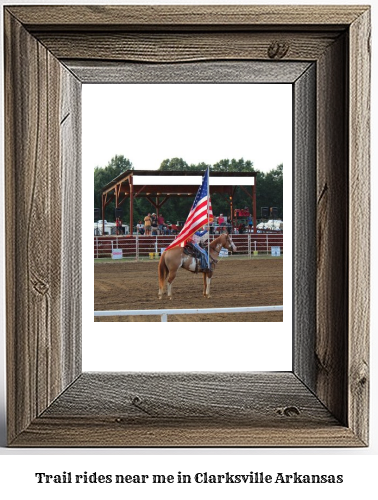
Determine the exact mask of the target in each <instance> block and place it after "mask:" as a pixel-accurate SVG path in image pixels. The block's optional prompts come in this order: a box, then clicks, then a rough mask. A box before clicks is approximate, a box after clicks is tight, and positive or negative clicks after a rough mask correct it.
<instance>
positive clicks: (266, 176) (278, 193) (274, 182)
mask: <svg viewBox="0 0 378 500" xmlns="http://www.w3.org/2000/svg"><path fill="white" fill-rule="evenodd" d="M256 198H257V214H258V215H259V214H260V213H261V207H268V208H269V207H277V209H278V217H279V218H283V164H282V163H281V164H280V165H278V166H277V167H276V168H274V169H272V170H270V171H269V172H266V173H264V172H259V175H258V176H257V196H256Z"/></svg>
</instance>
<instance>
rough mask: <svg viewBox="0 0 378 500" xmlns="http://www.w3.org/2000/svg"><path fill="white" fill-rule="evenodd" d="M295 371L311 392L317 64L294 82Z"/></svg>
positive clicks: (313, 367) (313, 372) (314, 368)
mask: <svg viewBox="0 0 378 500" xmlns="http://www.w3.org/2000/svg"><path fill="white" fill-rule="evenodd" d="M293 101H294V106H293V109H294V116H293V120H294V126H293V130H294V152H293V158H294V165H293V233H294V236H293V242H294V249H293V265H294V277H293V282H294V283H293V288H294V300H293V310H294V321H293V324H294V332H293V336H294V347H293V353H294V356H293V369H294V373H295V374H296V375H297V376H298V377H299V378H300V379H301V380H302V381H303V382H304V383H305V384H306V385H307V387H308V388H309V389H311V390H312V391H314V392H315V391H316V380H317V366H316V358H315V344H316V231H315V228H316V197H315V193H316V65H315V64H312V65H311V66H310V67H309V68H308V69H307V71H306V72H305V73H303V74H302V75H301V77H300V78H298V79H297V81H296V82H295V85H294V86H293Z"/></svg>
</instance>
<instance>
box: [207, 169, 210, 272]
mask: <svg viewBox="0 0 378 500" xmlns="http://www.w3.org/2000/svg"><path fill="white" fill-rule="evenodd" d="M207 171H208V174H207V232H208V234H207V267H208V268H209V269H210V214H209V200H210V167H207Z"/></svg>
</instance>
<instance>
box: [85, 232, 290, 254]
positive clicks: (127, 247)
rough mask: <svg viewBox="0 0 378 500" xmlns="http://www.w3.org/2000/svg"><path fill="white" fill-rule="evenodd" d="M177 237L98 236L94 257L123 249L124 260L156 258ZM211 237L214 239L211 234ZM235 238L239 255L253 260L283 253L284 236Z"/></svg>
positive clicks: (249, 235)
mask: <svg viewBox="0 0 378 500" xmlns="http://www.w3.org/2000/svg"><path fill="white" fill-rule="evenodd" d="M174 238H175V237H174V236H172V235H170V236H163V235H159V236H144V235H143V236H141V235H133V236H131V235H129V236H95V238H94V258H95V259H101V258H109V257H111V256H112V251H113V250H115V249H117V250H118V249H119V250H122V258H126V259H133V260H139V259H148V258H150V259H154V258H158V257H159V256H160V253H161V250H162V249H163V248H166V247H167V246H168V245H169V244H170V243H171V242H172V241H173V240H174ZM210 238H211V239H212V238H214V235H211V236H210ZM232 239H233V241H234V243H235V245H236V246H237V248H238V251H237V254H236V255H240V254H242V255H245V256H248V257H249V258H251V257H253V256H255V255H260V254H263V255H264V254H270V252H271V248H272V247H279V248H280V253H281V254H283V234H282V233H266V234H253V233H249V234H234V235H233V236H232Z"/></svg>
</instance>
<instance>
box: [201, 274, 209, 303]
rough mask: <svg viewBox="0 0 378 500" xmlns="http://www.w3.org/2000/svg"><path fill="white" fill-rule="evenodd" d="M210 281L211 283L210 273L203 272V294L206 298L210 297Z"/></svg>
mask: <svg viewBox="0 0 378 500" xmlns="http://www.w3.org/2000/svg"><path fill="white" fill-rule="evenodd" d="M210 283H211V274H210V273H203V296H204V297H206V298H207V299H209V298H210Z"/></svg>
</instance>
